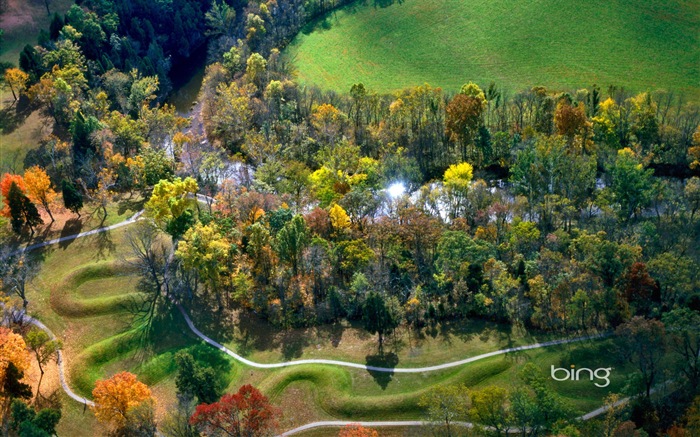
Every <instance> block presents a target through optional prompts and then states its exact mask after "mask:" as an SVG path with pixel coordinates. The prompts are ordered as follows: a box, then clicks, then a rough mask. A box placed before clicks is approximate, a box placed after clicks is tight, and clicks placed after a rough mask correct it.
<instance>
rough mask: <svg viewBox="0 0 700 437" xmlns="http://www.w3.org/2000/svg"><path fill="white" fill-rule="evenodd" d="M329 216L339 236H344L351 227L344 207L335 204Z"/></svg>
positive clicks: (329, 211)
mask: <svg viewBox="0 0 700 437" xmlns="http://www.w3.org/2000/svg"><path fill="white" fill-rule="evenodd" d="M328 216H329V217H330V220H331V226H333V230H334V231H335V232H336V233H337V234H339V235H340V234H342V233H343V232H344V231H345V230H346V229H348V228H349V227H350V217H349V216H348V213H347V212H345V209H343V207H342V206H340V205H338V204H337V203H334V204H333V205H331V207H330V209H329V210H328Z"/></svg>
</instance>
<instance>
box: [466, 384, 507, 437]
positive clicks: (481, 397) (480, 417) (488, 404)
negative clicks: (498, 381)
mask: <svg viewBox="0 0 700 437" xmlns="http://www.w3.org/2000/svg"><path fill="white" fill-rule="evenodd" d="M470 395H471V400H472V404H471V408H470V409H469V415H470V417H471V418H472V420H474V422H475V423H478V424H479V425H482V426H484V425H485V426H489V427H491V429H492V432H493V434H494V435H497V436H502V435H507V434H508V431H509V429H510V423H511V415H510V411H509V410H508V408H507V402H506V401H507V400H508V392H507V391H506V389H504V388H501V387H485V388H483V389H481V390H476V391H472V392H471V394H470Z"/></svg>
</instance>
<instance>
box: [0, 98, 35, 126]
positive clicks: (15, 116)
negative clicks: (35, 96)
mask: <svg viewBox="0 0 700 437" xmlns="http://www.w3.org/2000/svg"><path fill="white" fill-rule="evenodd" d="M31 113H32V110H31V105H30V103H29V99H27V98H25V97H22V98H20V99H19V100H17V101H16V102H13V103H12V104H11V105H10V106H8V107H6V108H4V109H2V110H1V111H0V132H1V133H2V134H3V135H8V134H11V133H12V132H14V131H15V130H17V128H19V127H20V126H21V125H23V124H24V122H25V120H26V119H27V117H29V115H31Z"/></svg>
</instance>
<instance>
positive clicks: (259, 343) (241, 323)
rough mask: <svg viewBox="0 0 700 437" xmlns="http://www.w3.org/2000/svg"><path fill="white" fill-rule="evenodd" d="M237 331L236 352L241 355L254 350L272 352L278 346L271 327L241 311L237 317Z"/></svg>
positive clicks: (252, 315)
mask: <svg viewBox="0 0 700 437" xmlns="http://www.w3.org/2000/svg"><path fill="white" fill-rule="evenodd" d="M238 330H239V339H238V340H239V343H238V344H239V346H238V351H239V353H240V354H241V355H247V354H249V353H251V352H253V351H256V350H272V349H274V348H276V347H277V346H279V341H278V339H277V338H276V336H275V333H274V331H273V329H272V327H271V326H268V325H267V323H266V322H265V321H263V320H260V319H259V318H258V317H257V316H255V315H254V314H249V313H247V312H245V311H242V312H241V313H240V314H239V316H238Z"/></svg>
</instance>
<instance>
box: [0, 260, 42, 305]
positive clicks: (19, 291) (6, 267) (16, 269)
mask: <svg viewBox="0 0 700 437" xmlns="http://www.w3.org/2000/svg"><path fill="white" fill-rule="evenodd" d="M37 270H38V268H37V265H36V264H35V263H34V262H33V261H32V260H31V259H29V258H28V257H27V256H26V255H25V254H24V253H19V254H13V253H11V252H9V251H7V250H6V251H3V253H2V254H0V279H1V280H2V288H3V290H5V292H6V293H8V294H15V295H17V296H18V297H19V298H20V299H22V308H23V309H24V311H25V312H26V310H27V305H29V301H28V300H27V285H28V284H29V283H30V282H31V280H32V279H34V277H35V276H36V274H37Z"/></svg>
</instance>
